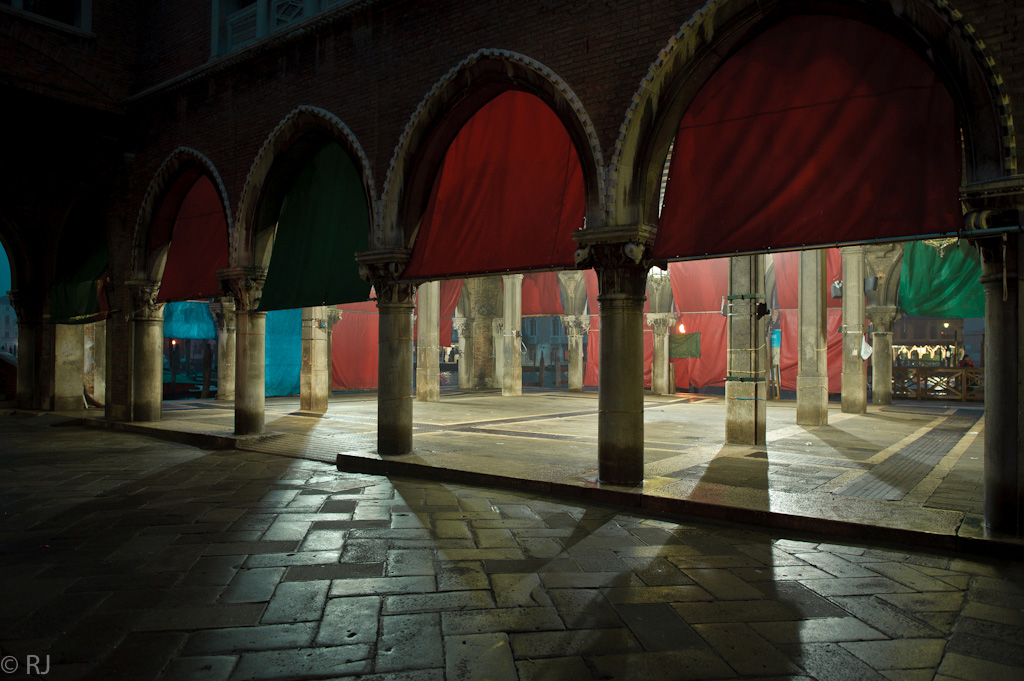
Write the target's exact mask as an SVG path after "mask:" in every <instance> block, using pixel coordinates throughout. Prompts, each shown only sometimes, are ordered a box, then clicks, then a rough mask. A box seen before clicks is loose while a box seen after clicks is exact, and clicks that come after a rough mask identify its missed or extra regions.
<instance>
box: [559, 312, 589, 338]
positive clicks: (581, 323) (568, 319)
mask: <svg viewBox="0 0 1024 681" xmlns="http://www.w3.org/2000/svg"><path fill="white" fill-rule="evenodd" d="M562 326H563V327H564V328H565V335H566V336H569V337H570V338H572V337H575V336H582V335H583V334H585V333H586V332H587V331H588V330H589V329H590V315H585V314H566V315H562Z"/></svg>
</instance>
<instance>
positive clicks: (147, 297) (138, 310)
mask: <svg viewBox="0 0 1024 681" xmlns="http://www.w3.org/2000/svg"><path fill="white" fill-rule="evenodd" d="M125 285H126V286H128V287H129V288H130V289H131V291H132V303H133V307H132V319H133V320H135V321H142V322H144V321H159V320H162V319H163V312H164V303H158V302H156V299H157V297H159V295H160V282H159V281H151V280H147V279H133V280H130V281H126V282H125Z"/></svg>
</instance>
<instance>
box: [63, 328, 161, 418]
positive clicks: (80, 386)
mask: <svg viewBox="0 0 1024 681" xmlns="http://www.w3.org/2000/svg"><path fill="white" fill-rule="evenodd" d="M159 328H160V331H161V334H160V342H161V346H160V349H161V350H162V349H163V345H162V343H163V324H162V323H161V325H160V327H159ZM54 334H55V336H56V337H55V339H54V340H55V342H54V371H53V409H54V411H77V410H79V409H83V408H85V390H84V388H85V382H84V378H85V327H83V326H82V325H81V324H57V325H56V328H55V329H54ZM162 368H163V367H162V366H161V370H162ZM158 405H159V403H158ZM157 418H159V406H158V408H157ZM154 420H155V419H154Z"/></svg>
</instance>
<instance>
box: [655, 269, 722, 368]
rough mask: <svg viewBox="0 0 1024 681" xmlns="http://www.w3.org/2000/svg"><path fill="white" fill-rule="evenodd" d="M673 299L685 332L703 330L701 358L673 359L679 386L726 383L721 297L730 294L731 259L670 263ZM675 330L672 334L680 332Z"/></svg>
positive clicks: (701, 331)
mask: <svg viewBox="0 0 1024 681" xmlns="http://www.w3.org/2000/svg"><path fill="white" fill-rule="evenodd" d="M668 272H669V277H670V281H671V282H672V299H673V300H674V301H675V304H676V310H678V311H680V312H681V313H682V314H680V320H681V321H682V322H683V326H684V327H685V329H686V333H700V357H694V358H689V359H674V360H672V362H673V364H675V367H676V385H677V386H678V387H681V388H689V387H690V386H691V385H692V386H694V387H696V388H705V387H707V386H722V385H725V370H726V359H727V355H728V351H729V348H728V343H727V335H726V333H727V328H728V325H727V324H726V321H727V319H726V318H725V317H723V316H722V314H721V311H722V297H723V296H727V295H729V259H728V258H714V259H707V260H687V261H685V262H673V263H669V266H668ZM677 331H678V329H673V331H672V333H677Z"/></svg>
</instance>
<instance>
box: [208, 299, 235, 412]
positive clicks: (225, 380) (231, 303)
mask: <svg viewBox="0 0 1024 681" xmlns="http://www.w3.org/2000/svg"><path fill="white" fill-rule="evenodd" d="M210 314H212V315H213V323H214V325H215V326H216V327H217V399H218V400H223V401H228V400H234V399H235V345H236V343H237V342H238V341H237V337H236V333H237V326H236V323H235V299H234V298H231V297H228V296H223V297H221V298H218V299H217V300H216V301H215V302H212V303H210Z"/></svg>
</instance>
